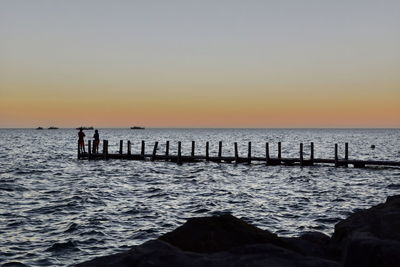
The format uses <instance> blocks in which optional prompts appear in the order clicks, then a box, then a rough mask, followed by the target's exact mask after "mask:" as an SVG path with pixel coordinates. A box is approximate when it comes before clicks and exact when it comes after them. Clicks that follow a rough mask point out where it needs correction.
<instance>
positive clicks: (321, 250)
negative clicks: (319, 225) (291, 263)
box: [282, 232, 331, 258]
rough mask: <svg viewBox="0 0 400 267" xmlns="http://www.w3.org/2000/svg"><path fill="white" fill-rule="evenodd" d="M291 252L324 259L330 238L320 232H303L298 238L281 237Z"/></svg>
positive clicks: (326, 255)
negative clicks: (290, 248) (288, 245)
mask: <svg viewBox="0 0 400 267" xmlns="http://www.w3.org/2000/svg"><path fill="white" fill-rule="evenodd" d="M282 239H283V240H285V241H286V242H287V243H288V244H290V246H291V247H292V249H293V250H295V251H297V252H299V253H301V254H303V255H306V256H314V257H320V258H326V257H328V256H329V255H328V254H327V249H328V248H329V243H330V241H331V238H330V237H329V236H327V235H325V234H323V233H320V232H305V233H302V234H301V235H300V236H299V237H282Z"/></svg>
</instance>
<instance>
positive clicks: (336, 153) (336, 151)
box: [335, 144, 339, 167]
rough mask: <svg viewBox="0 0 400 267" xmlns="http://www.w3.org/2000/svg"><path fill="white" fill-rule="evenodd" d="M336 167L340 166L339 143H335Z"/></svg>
mask: <svg viewBox="0 0 400 267" xmlns="http://www.w3.org/2000/svg"><path fill="white" fill-rule="evenodd" d="M335 167H339V158H338V144H335Z"/></svg>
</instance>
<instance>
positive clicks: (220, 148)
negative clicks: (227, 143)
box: [218, 141, 222, 160]
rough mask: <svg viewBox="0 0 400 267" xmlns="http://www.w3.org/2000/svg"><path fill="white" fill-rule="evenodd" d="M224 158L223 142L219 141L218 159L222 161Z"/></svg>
mask: <svg viewBox="0 0 400 267" xmlns="http://www.w3.org/2000/svg"><path fill="white" fill-rule="evenodd" d="M221 157H222V141H219V143H218V158H219V160H221Z"/></svg>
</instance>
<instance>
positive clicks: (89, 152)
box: [87, 140, 92, 159]
mask: <svg viewBox="0 0 400 267" xmlns="http://www.w3.org/2000/svg"><path fill="white" fill-rule="evenodd" d="M87 146H88V147H87V149H88V159H90V158H91V156H92V140H88V143H87Z"/></svg>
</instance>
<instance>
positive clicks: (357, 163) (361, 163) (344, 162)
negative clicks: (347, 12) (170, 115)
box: [78, 140, 400, 168]
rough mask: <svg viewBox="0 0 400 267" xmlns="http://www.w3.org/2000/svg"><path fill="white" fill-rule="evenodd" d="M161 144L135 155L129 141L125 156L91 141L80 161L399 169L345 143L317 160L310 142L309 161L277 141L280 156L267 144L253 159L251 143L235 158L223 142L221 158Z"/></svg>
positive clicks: (121, 145)
mask: <svg viewBox="0 0 400 267" xmlns="http://www.w3.org/2000/svg"><path fill="white" fill-rule="evenodd" d="M158 144H159V143H158V142H155V143H154V147H153V150H152V153H146V151H145V148H146V146H145V141H141V149H140V153H137V154H135V153H132V143H131V141H127V142H126V153H124V142H123V140H120V142H119V151H118V153H109V151H108V148H109V146H108V140H103V147H102V151H101V152H98V151H95V148H94V147H92V142H91V140H89V141H88V144H87V151H86V152H82V151H80V149H79V145H78V159H86V160H101V159H105V160H108V159H124V160H142V161H145V160H147V161H156V160H162V161H170V162H176V163H178V164H182V163H185V162H200V161H210V162H218V163H247V164H251V163H252V162H261V163H264V164H265V165H270V166H273V165H287V166H292V165H297V166H312V165H316V164H324V165H333V166H335V167H348V166H349V165H352V166H353V167H355V168H365V167H372V166H386V167H400V161H383V160H357V159H349V145H348V143H345V155H344V157H343V158H339V155H338V144H335V147H334V156H333V157H332V158H326V159H324V158H314V143H310V156H309V157H308V158H305V157H304V151H303V143H300V146H299V157H298V158H284V157H282V144H281V142H278V151H277V157H271V156H270V145H269V143H265V154H264V155H263V156H253V155H252V150H251V148H252V143H251V142H248V148H247V157H240V156H239V151H238V144H237V143H236V142H235V143H233V147H234V155H232V156H223V155H222V141H220V142H218V155H217V156H210V144H209V142H206V144H205V145H206V146H205V155H196V154H195V147H196V143H195V141H192V145H191V153H190V155H183V154H182V144H181V142H178V147H177V153H176V154H175V155H171V154H170V142H169V141H166V144H165V151H164V152H163V153H162V154H161V153H159V154H157V152H158Z"/></svg>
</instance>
